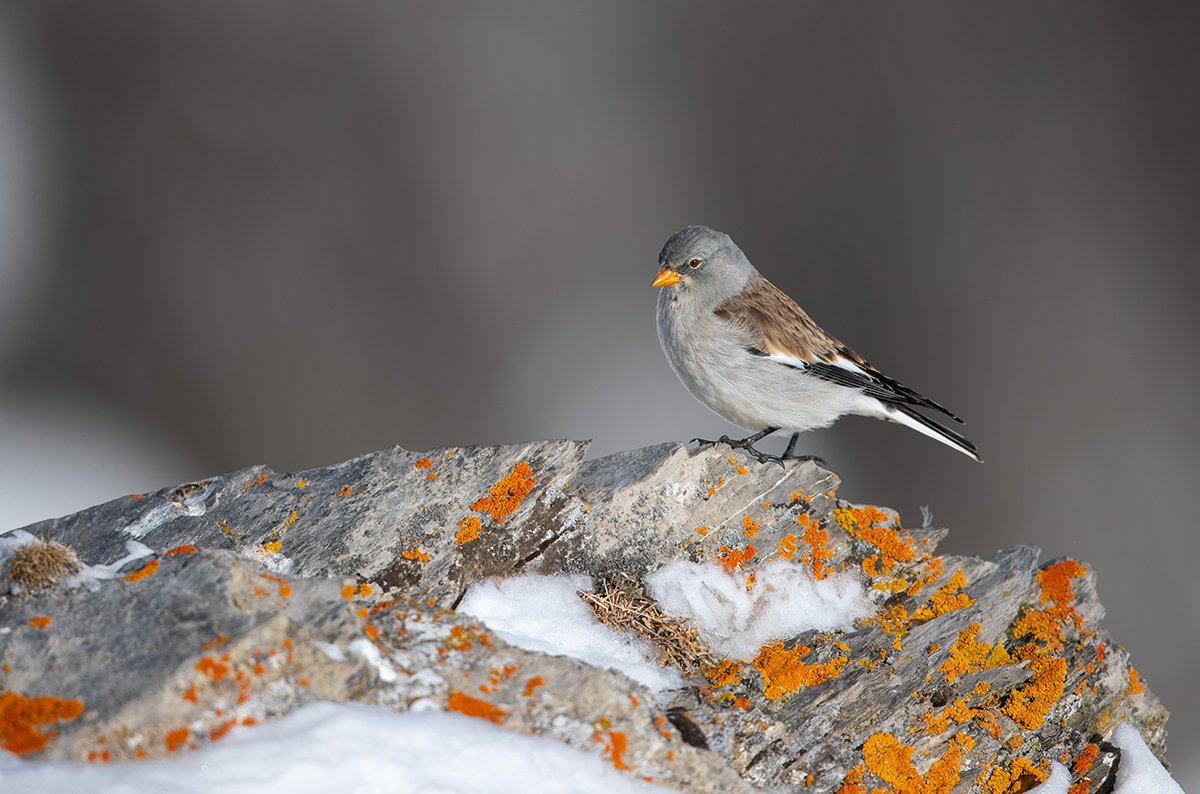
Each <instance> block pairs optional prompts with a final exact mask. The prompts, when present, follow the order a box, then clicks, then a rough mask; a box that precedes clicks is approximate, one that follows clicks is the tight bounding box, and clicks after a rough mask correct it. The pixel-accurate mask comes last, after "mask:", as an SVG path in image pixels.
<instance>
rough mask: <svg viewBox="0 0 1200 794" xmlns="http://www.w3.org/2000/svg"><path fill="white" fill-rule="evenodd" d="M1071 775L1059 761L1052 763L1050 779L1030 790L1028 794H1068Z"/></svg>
mask: <svg viewBox="0 0 1200 794" xmlns="http://www.w3.org/2000/svg"><path fill="white" fill-rule="evenodd" d="M1070 787H1071V773H1070V772H1068V771H1067V768H1066V767H1065V766H1063V765H1062V764H1060V763H1058V762H1057V761H1051V762H1050V777H1048V778H1046V779H1045V780H1043V781H1042V782H1041V783H1039V784H1038V785H1036V786H1034V787H1033V788H1031V789H1029V792H1028V794H1068V789H1070Z"/></svg>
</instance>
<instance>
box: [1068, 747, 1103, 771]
mask: <svg viewBox="0 0 1200 794" xmlns="http://www.w3.org/2000/svg"><path fill="white" fill-rule="evenodd" d="M1099 754H1100V745H1098V744H1089V745H1087V746H1086V747H1084V748H1083V751H1082V752H1080V753H1079V755H1078V756H1076V757H1075V762H1074V763H1072V764H1071V773H1072V774H1074V775H1075V777H1083V773H1084V772H1087V771H1088V770H1089V769H1091V768H1092V764H1093V763H1094V762H1095V761H1096V756H1097V755H1099Z"/></svg>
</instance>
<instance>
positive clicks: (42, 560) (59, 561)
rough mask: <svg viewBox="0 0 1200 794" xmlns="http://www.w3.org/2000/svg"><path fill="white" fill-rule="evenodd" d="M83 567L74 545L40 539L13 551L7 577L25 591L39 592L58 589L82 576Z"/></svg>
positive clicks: (5, 572)
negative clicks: (70, 577)
mask: <svg viewBox="0 0 1200 794" xmlns="http://www.w3.org/2000/svg"><path fill="white" fill-rule="evenodd" d="M82 567H83V566H82V565H81V564H80V562H79V557H77V556H76V555H75V550H74V549H72V548H71V547H70V546H64V545H62V544H61V543H55V542H54V541H52V540H36V541H33V542H31V543H24V544H22V545H20V546H17V547H16V548H15V549H13V550H12V557H11V558H10V559H9V561H8V567H7V568H5V571H4V575H5V578H7V579H8V581H10V582H12V583H13V584H15V585H17V586H18V587H20V588H21V589H22V590H29V591H37V590H45V589H46V588H48V587H53V586H55V585H56V584H58V583H59V582H61V581H62V580H63V579H66V578H67V577H69V576H73V575H75V574H77V573H79V571H80V570H81V569H82Z"/></svg>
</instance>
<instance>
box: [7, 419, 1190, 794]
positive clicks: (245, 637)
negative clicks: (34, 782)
mask: <svg viewBox="0 0 1200 794" xmlns="http://www.w3.org/2000/svg"><path fill="white" fill-rule="evenodd" d="M585 450H586V445H585V444H580V443H576V442H570V441H548V442H540V443H532V444H526V445H519V446H505V447H468V448H457V449H439V450H432V451H429V452H424V453H414V452H407V451H404V450H401V449H398V448H393V449H390V450H385V451H381V452H377V453H373V454H370V455H365V456H363V457H360V458H356V459H354V460H351V461H348V462H346V463H343V464H339V465H337V466H332V467H327V468H322V469H314V470H312V471H307V472H301V473H299V474H277V473H275V472H272V471H270V470H269V469H266V468H265V467H254V468H250V469H244V470H242V471H238V472H234V473H232V474H228V475H224V476H220V477H213V478H210V479H207V480H204V481H201V482H196V483H188V484H185V485H181V486H178V487H174V488H168V489H164V490H162V491H160V492H158V493H156V494H149V495H142V494H134V495H131V496H127V497H122V498H120V499H117V500H114V501H112V502H109V503H107V504H104V505H100V506H97V507H94V508H91V509H89V510H85V511H82V512H80V513H77V514H74V515H71V516H66V517H64V518H60V519H54V520H51V521H45V522H41V523H40V524H36V525H33V526H31V527H29V528H27V529H28V532H29V533H30V534H31V535H33V536H37V537H40V538H44V539H46V540H49V541H54V542H57V543H61V544H64V545H66V546H69V547H71V548H73V549H74V550H75V552H76V554H77V555H78V557H79V559H80V560H81V561H82V562H83V563H84V564H85V565H86V566H88V567H87V568H86V569H85V571H84V573H83V574H80V575H79V576H76V577H75V578H74V579H72V580H68V582H67V583H65V584H58V585H54V586H50V587H47V588H46V589H44V590H41V591H37V592H34V591H30V590H28V588H27V589H26V590H25V591H23V592H9V593H8V594H7V595H4V596H0V692H2V693H3V694H0V746H4V747H5V748H7V749H9V750H12V751H14V752H19V753H21V754H23V755H26V756H28V757H30V758H40V759H48V760H63V759H71V760H85V761H112V762H116V761H128V760H131V759H137V758H156V757H161V756H165V755H170V754H172V753H177V752H184V751H186V750H187V749H190V748H193V747H197V746H200V745H202V744H205V743H209V742H213V741H219V740H220V738H221V737H222V736H223V735H224V734H225V733H226V732H227V731H228V730H229V729H230V728H231V727H233V726H235V725H252V724H254V723H260V722H263V721H267V720H271V719H275V718H277V717H279V716H281V715H283V714H286V713H287V712H288V711H290V710H291V709H293V708H295V707H296V706H298V705H300V704H303V703H306V702H309V701H312V700H314V699H322V700H331V701H347V700H355V701H360V702H364V703H369V704H377V705H384V706H388V707H391V708H394V709H398V710H403V709H407V708H409V707H411V706H412V705H413V704H414V703H422V704H429V703H434V704H437V705H439V706H441V707H443V708H449V709H453V710H458V711H462V712H464V713H467V714H470V715H472V716H476V717H478V718H480V719H487V720H490V721H492V722H495V723H496V724H499V725H501V726H502V727H504V728H507V729H510V730H514V731H520V732H523V733H536V734H548V735H553V736H555V737H557V738H559V739H561V740H562V741H564V742H567V743H569V744H572V745H574V746H577V747H580V748H582V749H585V750H587V751H589V752H595V753H601V754H603V755H604V756H605V757H606V758H608V759H609V760H610V761H611V762H612V763H613V764H614V765H616V766H617V767H618V768H620V769H626V770H628V771H629V772H631V773H632V774H636V775H639V776H646V777H650V778H652V779H653V780H655V781H656V782H658V783H661V784H664V785H668V786H673V787H676V788H679V789H682V790H687V791H718V790H720V791H750V790H755V789H757V788H764V789H768V788H785V789H789V788H790V789H799V790H806V791H837V790H842V791H867V790H871V789H872V788H879V787H882V786H885V785H890V786H892V787H893V788H894V789H895V790H896V791H946V792H949V791H955V792H960V791H961V792H966V791H980V790H983V791H1018V790H1024V789H1023V788H1022V787H1023V786H1024V787H1027V786H1028V785H1032V783H1033V782H1036V781H1037V780H1040V779H1041V778H1043V777H1044V776H1045V774H1046V772H1047V771H1048V770H1047V759H1051V758H1054V759H1060V760H1063V761H1065V762H1066V763H1067V765H1068V766H1069V767H1072V769H1073V774H1074V776H1075V777H1074V780H1075V782H1083V788H1082V789H1081V790H1087V791H1097V790H1100V789H1101V787H1102V786H1103V785H1104V784H1105V780H1106V779H1107V778H1108V776H1109V774H1110V770H1111V767H1112V765H1113V763H1114V762H1115V761H1116V759H1117V751H1116V750H1115V748H1113V747H1112V746H1111V745H1110V744H1108V743H1107V741H1106V739H1107V738H1108V737H1109V736H1110V735H1111V732H1112V730H1113V729H1114V728H1115V727H1116V725H1117V724H1118V723H1120V722H1126V723H1129V724H1131V725H1133V726H1134V727H1136V728H1137V729H1138V730H1139V731H1140V732H1141V734H1142V736H1143V737H1144V738H1145V739H1146V742H1147V744H1148V745H1149V746H1150V748H1151V749H1152V750H1153V751H1154V752H1155V753H1156V754H1157V755H1158V756H1159V757H1162V756H1163V754H1164V752H1165V739H1166V731H1165V721H1166V718H1167V712H1166V710H1165V709H1164V708H1163V707H1162V705H1161V704H1160V703H1159V702H1158V700H1157V698H1155V697H1154V695H1153V694H1152V693H1151V692H1150V691H1149V689H1148V688H1146V686H1145V684H1144V683H1143V682H1142V681H1141V680H1140V679H1139V678H1138V677H1137V674H1136V672H1135V671H1134V669H1133V668H1132V667H1131V666H1130V663H1129V656H1128V654H1127V653H1126V652H1125V650H1124V649H1122V648H1120V647H1119V646H1118V645H1116V643H1114V642H1113V641H1112V640H1111V639H1110V638H1109V637H1108V636H1107V635H1106V634H1104V632H1103V631H1102V629H1101V628H1100V626H1099V623H1100V619H1101V618H1102V616H1103V609H1102V607H1101V606H1100V604H1099V602H1098V600H1097V598H1096V592H1095V582H1094V575H1093V574H1092V572H1091V571H1090V570H1089V569H1088V568H1087V567H1086V566H1085V565H1082V564H1080V563H1078V562H1075V561H1072V560H1059V561H1052V562H1050V563H1047V564H1045V565H1042V566H1040V567H1039V566H1038V552H1037V550H1036V549H1033V548H1030V547H1015V548H1012V549H1007V550H1004V551H1002V552H1000V553H999V554H997V555H996V557H995V558H993V559H992V560H987V561H985V560H981V559H977V558H969V557H951V556H936V555H935V548H936V544H937V542H938V540H939V539H940V538H941V537H943V536H944V534H945V532H944V530H938V529H934V528H931V527H917V528H903V527H902V526H901V524H900V522H899V518H898V516H896V515H895V513H893V512H890V511H887V510H882V509H878V508H873V507H860V506H854V505H850V504H847V503H844V502H841V501H839V500H838V499H837V494H836V490H837V488H838V485H839V480H838V478H837V477H836V475H834V474H833V473H832V472H830V471H828V470H826V469H823V468H821V467H819V466H817V465H815V464H813V463H800V464H796V463H790V464H788V465H787V466H786V467H783V468H781V467H779V466H775V465H772V464H767V465H760V464H757V463H755V462H753V461H750V460H747V459H744V458H741V457H738V456H736V455H730V454H729V452H728V450H727V449H724V448H712V449H709V450H706V451H702V452H697V453H694V454H689V453H688V451H687V450H686V449H685V448H684V447H683V446H681V445H678V444H665V445H659V446H655V447H648V448H645V449H641V450H634V451H630V452H625V453H621V454H618V455H613V456H610V457H607V458H602V459H600V460H595V461H585V460H584V453H585ZM18 535H20V536H21V537H24V535H21V534H20V533H19V532H17V533H9V537H8V542H9V544H10V545H12V543H14V542H16V541H13V538H14V537H17V536H18ZM0 539H3V538H2V536H0ZM781 558H782V559H791V560H792V562H793V564H795V565H802V566H805V567H806V568H808V569H809V571H810V572H811V575H812V576H814V577H816V578H822V577H823V576H825V575H827V574H828V573H829V572H832V571H839V570H844V569H853V570H855V571H858V572H860V575H861V576H862V577H863V579H864V580H865V581H866V582H867V583H868V585H869V587H870V590H871V592H872V594H873V597H874V599H875V600H876V602H877V613H876V615H875V616H874V617H872V618H869V619H867V620H864V621H862V622H860V624H859V625H858V627H857V628H856V629H855V630H854V631H851V632H840V633H820V632H807V633H805V634H803V635H801V636H798V637H793V638H789V639H788V640H787V641H786V642H782V643H776V644H768V645H767V646H764V647H763V648H762V649H761V650H760V651H759V653H758V654H757V656H756V657H755V658H754V659H748V660H726V661H722V662H721V663H719V664H717V665H716V666H714V667H713V668H712V669H710V670H708V671H707V672H706V675H705V677H704V678H702V679H694V680H693V682H692V683H693V685H692V686H689V687H687V688H685V689H683V690H678V691H675V692H671V693H667V694H666V695H664V696H661V697H656V695H655V694H654V693H653V692H651V691H649V690H646V689H645V688H643V687H641V686H640V685H638V684H637V683H635V682H633V681H631V680H630V679H628V678H626V677H625V676H623V675H621V674H620V673H616V672H613V671H609V670H605V669H600V668H596V667H591V666H589V665H587V664H584V663H583V662H580V661H577V660H575V659H571V658H567V657H560V656H549V655H546V654H540V653H535V652H532V651H527V650H523V649H520V648H516V647H514V646H511V645H508V644H507V643H505V642H504V641H503V640H501V639H500V638H499V637H496V636H494V634H493V633H492V632H490V631H489V629H488V628H487V627H486V626H482V625H479V624H478V622H477V621H475V620H473V619H472V618H470V617H469V616H467V615H464V614H459V613H457V612H455V611H454V609H455V607H456V606H457V604H458V603H459V601H460V600H461V599H462V596H463V594H464V593H465V591H466V588H467V587H469V586H470V585H471V584H472V583H474V582H477V581H480V580H482V579H485V578H487V577H491V576H507V575H512V574H516V573H521V572H535V573H558V572H569V573H586V574H588V575H590V576H592V577H594V578H596V579H603V580H609V581H616V580H618V579H619V580H620V581H622V582H629V581H634V582H636V580H637V579H638V578H639V577H641V576H644V575H646V574H648V573H649V572H651V571H653V570H655V569H657V568H658V567H660V566H662V565H663V564H665V563H667V562H670V561H672V560H678V559H686V560H692V561H711V560H719V561H721V562H723V564H724V565H725V567H727V568H728V569H729V570H730V572H731V574H730V575H733V576H738V577H751V576H752V575H753V574H754V571H755V570H756V568H757V566H758V565H760V564H761V563H763V562H764V561H766V560H768V559H781ZM104 566H107V567H104ZM72 584H74V586H72ZM4 586H6V585H5V584H4V583H3V582H2V581H0V587H4ZM5 714H7V715H8V717H9V719H8V720H7V723H6V721H5V720H4V719H3V718H2V717H3V715H5ZM856 787H860V788H856Z"/></svg>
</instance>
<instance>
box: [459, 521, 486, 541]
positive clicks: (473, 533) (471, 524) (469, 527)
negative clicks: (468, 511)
mask: <svg viewBox="0 0 1200 794" xmlns="http://www.w3.org/2000/svg"><path fill="white" fill-rule="evenodd" d="M481 529H483V524H482V523H480V521H479V519H478V518H477V517H475V516H466V517H464V518H463V519H462V520H460V521H459V522H458V532H455V533H454V545H456V546H461V545H462V544H464V543H470V542H471V541H473V540H475V538H477V537H479V530H481Z"/></svg>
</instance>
